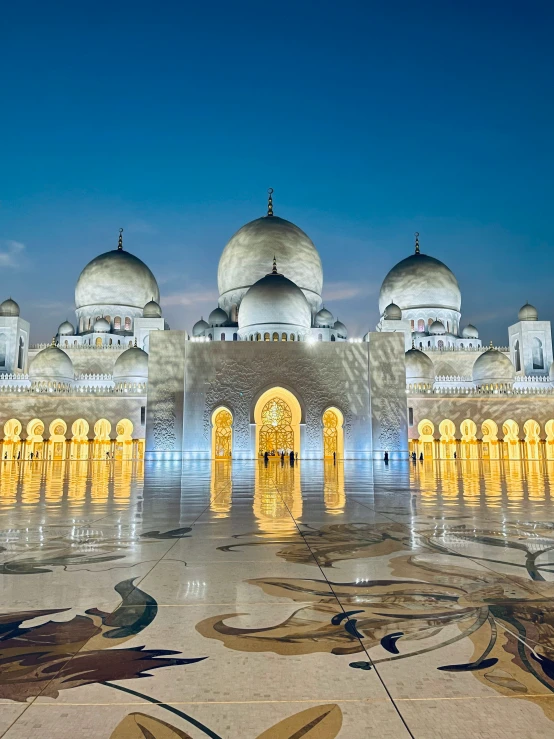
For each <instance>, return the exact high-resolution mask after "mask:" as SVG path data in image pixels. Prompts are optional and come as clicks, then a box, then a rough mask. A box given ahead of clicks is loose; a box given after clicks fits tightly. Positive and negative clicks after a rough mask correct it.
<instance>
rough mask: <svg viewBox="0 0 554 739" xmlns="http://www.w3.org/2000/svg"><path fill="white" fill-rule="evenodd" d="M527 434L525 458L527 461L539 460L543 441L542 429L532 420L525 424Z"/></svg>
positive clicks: (524, 430) (524, 428) (524, 429)
mask: <svg viewBox="0 0 554 739" xmlns="http://www.w3.org/2000/svg"><path fill="white" fill-rule="evenodd" d="M523 433H524V434H525V456H526V458H527V459H535V460H536V459H539V458H540V454H539V448H540V440H541V427H540V426H539V424H538V423H537V421H535V420H533V419H532V418H530V419H529V420H528V421H525V423H524V424H523Z"/></svg>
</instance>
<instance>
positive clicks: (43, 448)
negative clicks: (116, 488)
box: [1, 418, 144, 460]
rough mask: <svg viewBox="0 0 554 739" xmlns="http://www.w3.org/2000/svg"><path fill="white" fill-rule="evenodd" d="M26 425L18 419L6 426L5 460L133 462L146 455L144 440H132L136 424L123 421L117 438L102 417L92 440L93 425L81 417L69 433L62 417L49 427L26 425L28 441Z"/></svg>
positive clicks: (40, 423) (37, 423)
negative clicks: (113, 460)
mask: <svg viewBox="0 0 554 739" xmlns="http://www.w3.org/2000/svg"><path fill="white" fill-rule="evenodd" d="M22 430H23V426H22V424H21V421H19V420H18V419H17V418H10V419H9V420H8V421H6V423H5V424H4V438H3V440H2V451H1V455H2V457H1V458H2V460H10V459H16V460H17V459H38V460H40V459H48V460H63V459H89V458H92V459H112V458H113V459H132V458H133V457H142V456H143V454H144V440H143V439H134V438H133V431H134V427H133V423H132V421H130V420H129V419H128V418H122V419H121V420H120V421H118V422H117V424H116V428H115V431H116V436H115V439H113V438H112V424H111V423H110V421H108V419H106V418H100V419H98V421H96V423H95V424H94V438H93V439H90V425H89V423H88V421H86V420H85V419H84V418H78V419H77V420H76V421H74V422H73V423H72V424H71V430H70V431H68V426H67V423H66V422H65V421H64V420H63V418H56V419H54V420H53V421H52V422H51V423H50V424H49V425H48V431H46V425H45V423H44V422H43V421H42V420H41V419H40V418H33V419H32V420H31V421H29V423H28V424H27V426H26V428H25V431H26V438H25V439H22V438H21V433H22Z"/></svg>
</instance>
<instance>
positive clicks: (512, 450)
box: [502, 419, 521, 460]
mask: <svg viewBox="0 0 554 739" xmlns="http://www.w3.org/2000/svg"><path fill="white" fill-rule="evenodd" d="M502 433H503V434H504V443H505V445H506V446H505V456H506V457H507V458H508V459H511V460H518V459H521V450H520V443H519V426H518V425H517V423H516V422H515V421H512V420H511V419H508V420H507V421H504V423H503V424H502Z"/></svg>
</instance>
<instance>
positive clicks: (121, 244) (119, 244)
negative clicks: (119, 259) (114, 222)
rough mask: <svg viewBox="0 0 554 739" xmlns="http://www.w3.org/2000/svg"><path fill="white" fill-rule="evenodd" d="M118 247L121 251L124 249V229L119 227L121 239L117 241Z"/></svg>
mask: <svg viewBox="0 0 554 739" xmlns="http://www.w3.org/2000/svg"><path fill="white" fill-rule="evenodd" d="M117 248H118V250H119V251H122V250H123V229H122V228H120V229H119V240H118V242H117Z"/></svg>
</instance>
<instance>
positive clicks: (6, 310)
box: [0, 298, 19, 318]
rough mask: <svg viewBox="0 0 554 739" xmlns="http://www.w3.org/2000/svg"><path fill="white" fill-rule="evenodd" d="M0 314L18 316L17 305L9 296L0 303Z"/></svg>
mask: <svg viewBox="0 0 554 739" xmlns="http://www.w3.org/2000/svg"><path fill="white" fill-rule="evenodd" d="M0 316H10V317H11V318H16V317H17V316H19V305H18V304H17V303H16V302H15V300H12V299H11V298H8V299H7V300H4V302H3V303H0Z"/></svg>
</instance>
